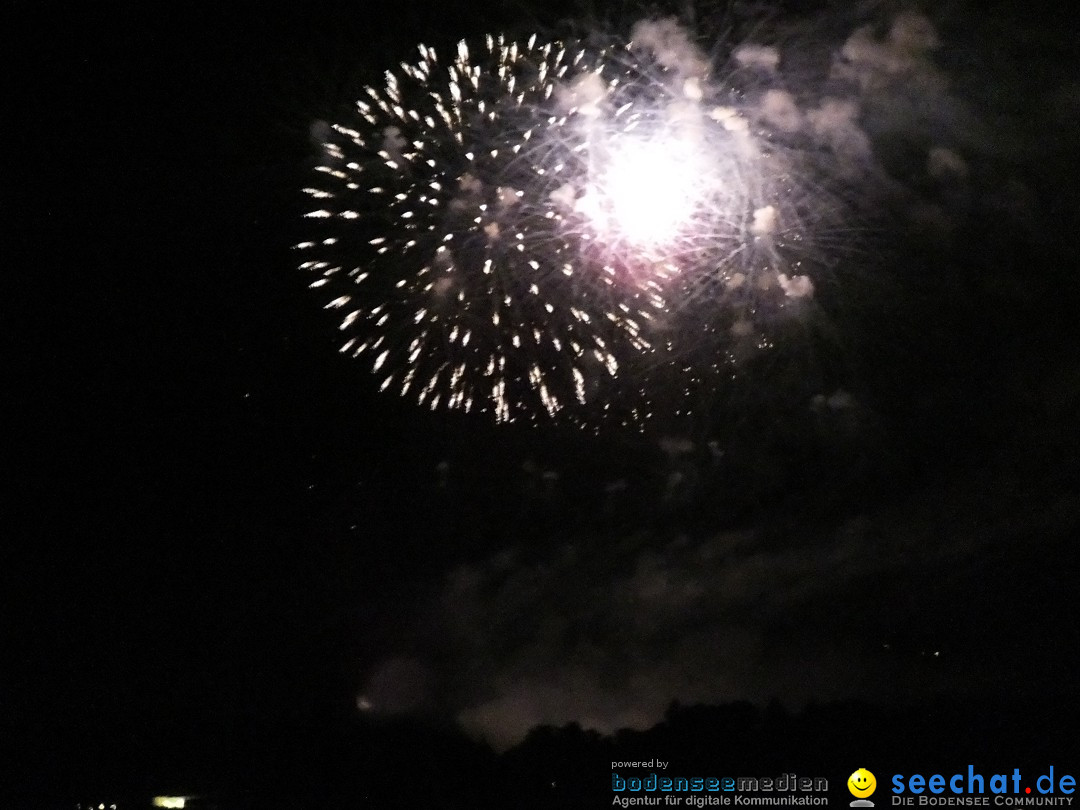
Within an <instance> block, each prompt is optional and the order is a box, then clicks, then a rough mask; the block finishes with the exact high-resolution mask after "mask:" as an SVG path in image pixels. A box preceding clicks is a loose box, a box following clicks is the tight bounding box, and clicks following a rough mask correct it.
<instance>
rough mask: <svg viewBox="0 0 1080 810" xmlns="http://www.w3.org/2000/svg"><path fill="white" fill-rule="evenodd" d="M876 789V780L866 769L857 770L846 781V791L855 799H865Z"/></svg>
mask: <svg viewBox="0 0 1080 810" xmlns="http://www.w3.org/2000/svg"><path fill="white" fill-rule="evenodd" d="M876 788H877V779H875V778H874V775H873V774H872V773H870V771H868V770H866V768H859V770H857V771H855V773H853V774H852V775H851V776H849V777H848V780H847V789H848V790H850V791H851V795H852V796H854V797H855V798H856V799H865V798H866V797H867V796H869V795H870V794H871V793H873V792H874V790H875V789H876Z"/></svg>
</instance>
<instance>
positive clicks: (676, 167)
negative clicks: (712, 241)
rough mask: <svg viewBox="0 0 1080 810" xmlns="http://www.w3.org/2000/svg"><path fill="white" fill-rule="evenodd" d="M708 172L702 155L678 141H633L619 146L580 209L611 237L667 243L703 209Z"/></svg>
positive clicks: (641, 244) (640, 243) (639, 242)
mask: <svg viewBox="0 0 1080 810" xmlns="http://www.w3.org/2000/svg"><path fill="white" fill-rule="evenodd" d="M702 169H703V167H702V165H701V161H700V160H699V159H698V157H697V155H696V151H695V150H693V149H688V148H687V146H686V145H685V144H683V143H680V142H679V141H678V140H677V139H674V138H659V139H653V140H648V139H633V140H627V141H625V142H623V143H620V144H617V145H615V146H613V148H612V151H611V154H610V157H609V160H608V162H607V165H606V166H605V167H604V168H603V169H602V170H601V171H600V172H598V174H599V177H598V178H597V181H596V182H594V183H591V184H590V186H589V189H588V191H587V193H586V194H585V196H584V197H582V199H581V200H579V202H578V208H579V210H580V211H581V212H582V213H583V214H585V216H587V217H588V218H589V219H590V220H591V221H592V223H593V226H594V227H596V228H597V230H598V231H599V232H600V233H602V234H603V235H604V236H605V237H606V238H609V239H610V238H614V239H617V240H619V241H626V242H629V243H630V244H632V245H635V246H638V247H643V248H648V247H653V246H657V245H662V244H666V243H668V242H670V241H672V240H673V239H674V238H675V237H676V236H677V234H678V232H679V230H680V229H681V228H682V227H684V226H685V225H686V223H688V222H689V221H690V220H691V218H692V217H693V215H694V213H695V211H696V209H697V208H698V206H699V205H700V197H701V194H700V189H699V185H700V178H701V177H702V175H703V171H702Z"/></svg>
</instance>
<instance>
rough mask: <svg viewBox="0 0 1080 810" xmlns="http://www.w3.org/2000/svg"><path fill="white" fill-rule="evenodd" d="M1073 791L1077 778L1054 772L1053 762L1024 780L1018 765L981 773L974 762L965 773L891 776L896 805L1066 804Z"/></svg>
mask: <svg viewBox="0 0 1080 810" xmlns="http://www.w3.org/2000/svg"><path fill="white" fill-rule="evenodd" d="M1032 784H1034V793H1033V792H1032ZM1075 791H1076V778H1075V777H1074V776H1072V775H1071V774H1067V773H1066V774H1062V773H1055V771H1054V767H1053V766H1052V765H1051V766H1050V768H1049V770H1048V772H1047V773H1043V774H1041V775H1039V776H1038V777H1036V778H1035V779H1034V780H1031V779H1025V778H1024V776H1023V774H1021V773H1020V769H1019V768H1013V770H1012V773H1010V774H1004V773H996V774H992V775H990V776H984V775H983V774H981V773H978V772H976V770H975V766H973V765H968V766H967V772H966V773H954V774H951V775H943V774H940V773H935V774H932V775H930V776H924V775H923V774H921V773H913V774H911V775H905V774H902V773H898V774H895V775H894V776H893V778H892V793H893V796H892V804H893V805H899V806H915V805H918V806H927V805H932V806H941V805H944V806H952V807H957V806H963V807H973V806H974V807H989V806H991V805H994V806H996V807H1047V806H1055V807H1060V806H1064V807H1069V806H1071V805H1072V803H1073V795H1072V794H1073V793H1074V792H1075Z"/></svg>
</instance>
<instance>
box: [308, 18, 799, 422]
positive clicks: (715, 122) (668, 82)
mask: <svg viewBox="0 0 1080 810" xmlns="http://www.w3.org/2000/svg"><path fill="white" fill-rule="evenodd" d="M742 98H743V96H742V94H740V93H739V92H738V91H737V90H736V88H734V87H733V86H732V85H731V83H728V82H724V83H718V82H714V81H712V80H711V77H710V70H709V65H708V64H707V62H706V61H705V60H704V59H702V58H701V57H700V56H699V55H698V54H697V52H696V49H695V48H694V47H693V46H692V45H690V43H689V42H688V41H687V40H686V36H685V34H684V33H683V32H682V31H681V30H680V29H678V27H677V26H675V25H674V23H670V22H660V23H646V24H642V25H639V26H637V27H636V28H635V31H634V35H633V36H632V37H631V40H630V42H629V44H621V45H609V46H605V47H599V48H593V47H589V48H587V47H582V46H577V45H572V44H566V43H558V42H555V43H542V44H541V43H538V42H537V41H536V38H535V37H534V38H532V39H530V40H528V41H527V42H522V43H519V42H508V41H506V40H504V39H503V38H493V37H488V38H487V40H486V42H485V43H484V44H483V45H482V46H481V47H479V48H473V49H470V47H469V46H468V45H467V44H465V43H461V44H460V45H459V46H458V49H457V52H456V53H455V54H454V55H453V57H452V58H450V59H446V60H444V59H443V57H442V56H440V55H439V54H436V52H435V51H434V50H433V49H431V48H428V47H425V46H421V47H420V59H419V60H417V61H415V62H406V63H402V64H401V65H400V66H399V68H398V69H396V70H394V71H390V72H387V73H386V75H385V82H384V83H383V84H382V85H381V86H379V87H368V88H366V90H365V96H364V97H363V98H362V99H360V100H359V101H357V102H356V105H355V107H354V108H353V110H351V111H350V113H349V115H348V116H347V118H346V121H345V123H337V124H332V125H326V126H324V127H322V128H321V129H320V132H319V135H320V141H321V147H322V149H321V155H320V163H319V165H318V166H317V168H316V174H315V176H316V178H317V181H316V182H315V183H313V184H312V185H311V186H310V187H309V188H307V189H305V191H306V192H307V193H308V194H309V195H310V196H311V197H312V198H314V199H315V200H316V201H317V203H318V206H319V207H318V208H317V209H315V210H312V211H310V212H309V213H308V214H307V216H308V217H309V218H310V220H312V221H313V222H314V223H316V224H321V225H322V232H321V233H319V234H317V235H316V236H315V238H312V239H310V240H309V241H306V242H304V243H302V244H300V245H299V246H298V247H299V248H300V249H301V250H302V252H303V256H304V258H303V262H302V265H301V266H302V268H304V269H305V270H308V271H312V272H314V273H316V274H318V276H319V278H318V279H317V280H316V281H315V282H314V283H313V285H312V286H314V287H321V288H324V289H325V290H327V291H329V292H330V293H331V294H330V296H329V298H330V302H329V304H328V305H327V306H328V307H329V308H333V309H336V310H340V311H341V313H342V320H341V322H340V328H341V330H342V331H343V332H345V333H346V340H345V342H344V344H343V346H342V351H343V352H348V353H350V354H352V355H355V356H358V357H367V358H370V363H371V366H372V369H373V371H374V372H375V373H376V374H378V375H379V376H380V377H381V383H380V385H381V388H382V389H383V390H390V391H395V392H397V393H400V394H401V395H403V396H408V397H414V398H415V399H416V400H417V401H418V402H419V403H421V404H423V405H426V406H428V407H430V408H432V409H436V408H439V407H447V408H452V409H463V410H466V411H472V410H475V411H482V412H488V413H491V414H492V415H493V416H494V417H495V419H496V420H497V421H511V420H515V419H519V418H526V419H535V418H536V417H537V416H538V415H540V414H548V415H552V416H553V415H555V414H560V413H562V414H569V415H571V416H572V418H574V419H577V420H579V421H585V422H587V421H593V418H592V417H594V416H595V415H597V414H600V415H603V416H604V417H606V418H615V419H619V420H623V421H634V422H640V421H641V420H643V419H647V418H649V414H650V413H651V405H650V403H651V402H652V396H651V392H650V390H649V389H650V387H651V386H652V385H653V383H654V382H655V380H656V379H658V377H657V374H656V369H657V368H661V367H665V366H670V367H672V368H675V367H677V368H678V369H679V372H678V373H677V374H675V375H674V376H673V375H672V374H671V373H666V374H664V375H661V376H663V377H664V378H665V380H666V381H665V383H664V385H665V386H672V385H674V386H675V387H676V388H686V389H687V390H688V389H689V387H692V386H693V385H696V384H700V383H701V382H702V381H703V380H706V379H707V378H709V377H710V375H712V374H715V373H716V372H717V371H718V370H719V369H720V368H721V367H722V366H723V365H724V363H727V362H729V361H730V359H731V357H733V356H734V354H733V352H732V350H731V349H730V346H729V345H728V344H730V343H731V342H732V341H735V342H739V341H742V342H745V341H746V339H747V338H750V339H752V340H754V341H757V345H761V340H762V338H761V337H760V331H761V330H760V324H759V323H757V322H756V321H759V320H760V318H759V317H758V316H759V312H760V311H762V310H763V308H764V309H769V308H776V307H779V306H783V305H784V303H785V302H786V301H788V300H790V299H791V298H803V297H807V296H809V294H810V293H811V292H812V289H813V286H812V283H811V282H810V280H809V277H808V276H806V275H803V274H800V273H799V272H798V268H799V261H798V260H794V261H792V260H790V259H789V258H788V257H787V256H786V255H785V252H786V251H790V250H791V248H792V246H795V247H796V248H797V249H798V251H802V249H803V244H801V243H800V240H803V243H805V238H806V233H807V231H806V229H805V228H804V227H803V223H802V220H801V217H800V215H799V211H798V209H797V206H793V205H791V204H790V203H789V201H790V200H794V199H797V195H794V194H792V186H793V180H792V178H793V177H796V176H798V173H797V167H796V166H795V165H794V163H793V162H792V160H791V158H790V155H791V154H792V153H793V151H792V150H787V149H785V147H784V146H783V145H782V144H780V143H768V142H765V141H762V139H761V138H760V137H759V135H758V134H757V133H756V132H755V121H754V119H753V118H751V117H748V116H747V115H746V113H745V110H744V109H740V102H741V100H742ZM772 103H773V106H774V107H776V106H779V105H780V102H778V101H775V100H774V101H773V102H772ZM803 252H805V251H803ZM676 378H679V379H676ZM584 414H587V415H588V416H587V417H583V415H584Z"/></svg>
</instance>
